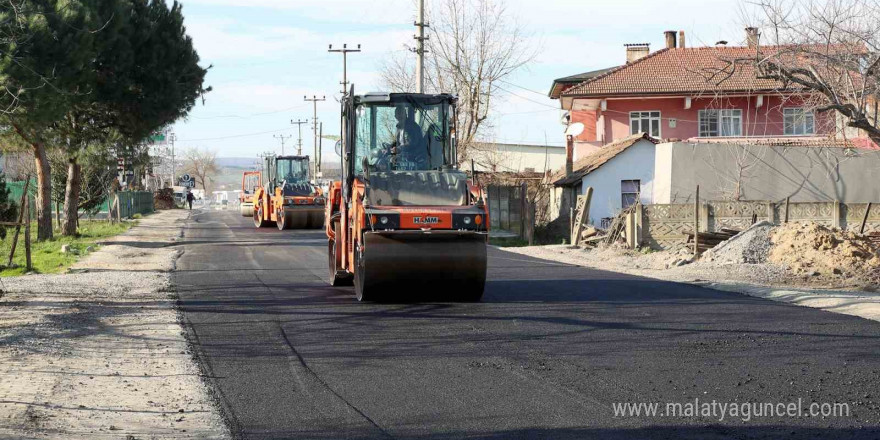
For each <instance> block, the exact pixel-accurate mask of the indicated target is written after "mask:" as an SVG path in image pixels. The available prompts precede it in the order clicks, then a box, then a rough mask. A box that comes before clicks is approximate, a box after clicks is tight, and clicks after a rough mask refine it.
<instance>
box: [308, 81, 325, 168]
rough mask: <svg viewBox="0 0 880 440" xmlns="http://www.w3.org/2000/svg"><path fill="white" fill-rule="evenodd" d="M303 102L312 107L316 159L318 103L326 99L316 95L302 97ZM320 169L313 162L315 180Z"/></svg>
mask: <svg viewBox="0 0 880 440" xmlns="http://www.w3.org/2000/svg"><path fill="white" fill-rule="evenodd" d="M303 100H304V101H308V102H311V103H312V105H313V116H312V131H314V134H315V158H317V157H318V148H319V147H318V103H319V102H321V101H326V100H327V97H326V96H322V97H320V98H318V96H317V95H312V97H311V98H309V97H308V96H303ZM320 168H321V167H320V166H319V165H318V164H317V162H315V166H314V167H312V169H313V170H314V172H315V174H314V176H315V178H316V179H317V178H318V171H319V170H320Z"/></svg>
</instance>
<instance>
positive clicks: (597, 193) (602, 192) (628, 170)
mask: <svg viewBox="0 0 880 440" xmlns="http://www.w3.org/2000/svg"><path fill="white" fill-rule="evenodd" d="M654 148H655V145H654V144H653V143H652V142H650V141H647V140H641V141H639V142H638V143H637V144H635V145H633V146H631V147H629V148H627V149H626V150H625V151H623V152H622V153H620V154H618V155H617V156H616V157H614V158H612V159H611V160H609V161H608V162H606V163H605V164H604V165H602V166H600V167H599V168H598V169H596V170H595V171H593V172H592V173H590V174H587V175H586V176H584V178H583V180H582V181H581V194H584V193H585V191H586V189H587V187H588V186H592V187H593V199H592V202H591V203H590V223H591V224H594V225H599V224H600V223H601V220H602V219H603V218H606V217H614V216H615V215H617V213H619V212H620V209H621V191H620V189H621V188H620V181H621V180H639V181H640V183H641V187H640V189H641V193H640V199H641V202H642V203H643V204H649V203H653V190H654V189H653V185H654Z"/></svg>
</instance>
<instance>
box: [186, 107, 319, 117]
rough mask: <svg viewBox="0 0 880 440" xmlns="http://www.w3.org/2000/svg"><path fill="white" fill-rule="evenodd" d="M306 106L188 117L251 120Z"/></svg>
mask: <svg viewBox="0 0 880 440" xmlns="http://www.w3.org/2000/svg"><path fill="white" fill-rule="evenodd" d="M307 105H308V104H300V105H297V106H294V107H289V108H283V109H281V110H272V111H268V112H260V113H251V114H249V115H245V116H242V115H234V114H229V115H217V116H189V117H190V118H193V119H223V118H237V119H250V118H253V117H257V116H266V115H274V114H277V113H284V112H289V111H291V110H296V109H298V108H303V107H305V106H307Z"/></svg>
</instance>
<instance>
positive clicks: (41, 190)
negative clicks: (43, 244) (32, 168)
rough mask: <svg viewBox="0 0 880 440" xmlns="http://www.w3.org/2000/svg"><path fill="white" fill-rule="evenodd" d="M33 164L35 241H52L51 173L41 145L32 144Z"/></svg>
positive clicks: (44, 150)
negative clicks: (35, 182)
mask: <svg viewBox="0 0 880 440" xmlns="http://www.w3.org/2000/svg"><path fill="white" fill-rule="evenodd" d="M32 146H33V150H34V163H35V164H36V168H37V200H36V202H37V240H39V241H43V240H51V239H52V171H51V169H50V168H49V158H48V157H46V147H44V146H43V144H42V143H38V142H35V143H33V144H32Z"/></svg>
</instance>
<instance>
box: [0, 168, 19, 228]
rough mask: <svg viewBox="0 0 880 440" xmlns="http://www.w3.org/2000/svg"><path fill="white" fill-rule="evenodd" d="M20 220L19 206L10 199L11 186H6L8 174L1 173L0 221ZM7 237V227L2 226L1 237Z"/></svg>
mask: <svg viewBox="0 0 880 440" xmlns="http://www.w3.org/2000/svg"><path fill="white" fill-rule="evenodd" d="M16 220H18V206H16V204H15V202H13V201H12V200H10V199H9V188H7V187H6V176H5V175H4V174H3V173H0V222H14V221H16ZM4 238H6V228H5V227H3V226H0V239H4Z"/></svg>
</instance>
